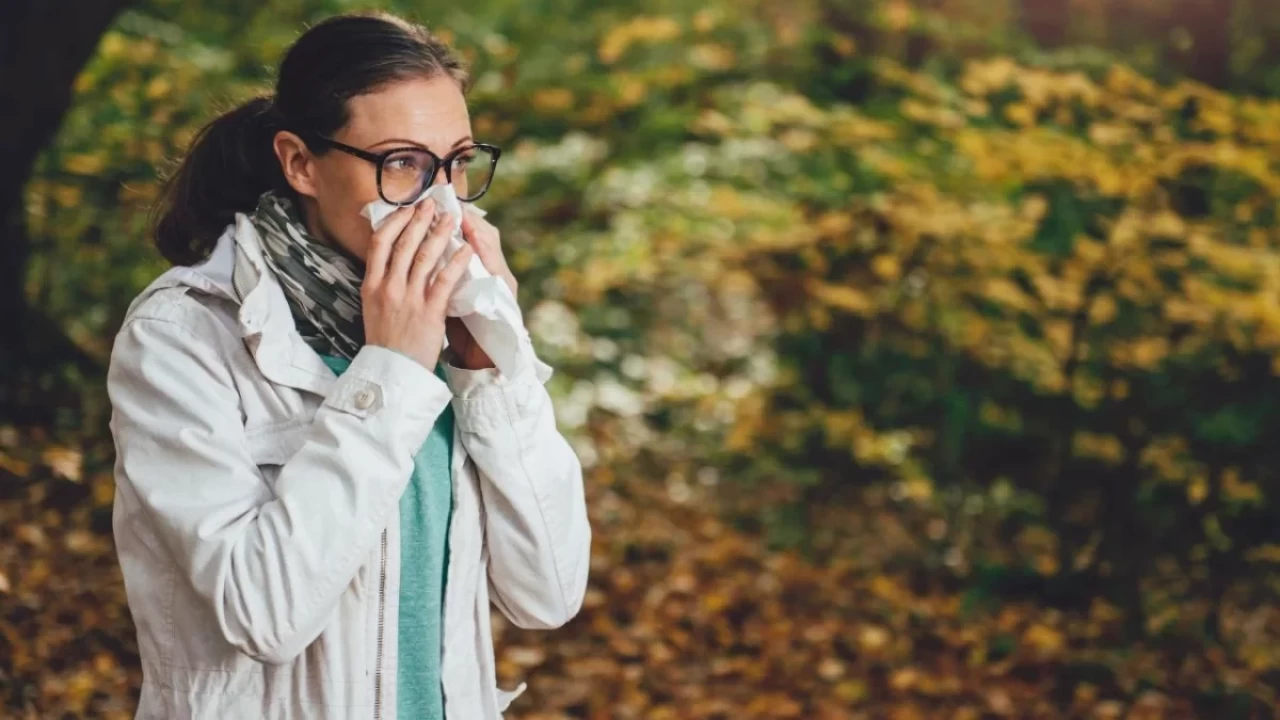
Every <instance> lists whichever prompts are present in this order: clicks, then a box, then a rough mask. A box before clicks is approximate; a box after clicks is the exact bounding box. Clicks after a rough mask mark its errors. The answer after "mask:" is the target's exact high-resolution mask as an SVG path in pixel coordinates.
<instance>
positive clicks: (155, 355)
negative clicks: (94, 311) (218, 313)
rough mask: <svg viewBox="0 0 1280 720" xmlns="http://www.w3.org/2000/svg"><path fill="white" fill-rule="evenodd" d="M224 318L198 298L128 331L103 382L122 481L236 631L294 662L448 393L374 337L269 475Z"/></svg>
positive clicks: (246, 645) (225, 630)
mask: <svg viewBox="0 0 1280 720" xmlns="http://www.w3.org/2000/svg"><path fill="white" fill-rule="evenodd" d="M219 325H220V324H219V323H218V321H217V320H216V318H214V317H213V316H212V314H211V313H209V312H208V311H207V310H205V309H204V308H203V307H202V306H197V309H195V310H192V311H189V312H186V313H184V314H183V315H182V316H174V315H172V314H170V315H169V316H162V317H143V318H139V319H132V320H130V321H129V322H127V324H126V325H125V326H124V328H123V329H122V330H121V331H120V334H119V335H118V336H117V339H116V343H115V346H114V349H113V351H112V361H111V365H110V368H109V371H108V378H107V386H108V392H109V395H110V399H111V403H112V419H111V430H112V434H113V436H114V439H115V444H116V450H117V465H116V477H117V487H118V490H117V491H118V492H120V493H128V495H129V498H128V499H129V502H130V503H131V504H130V509H131V511H133V512H136V513H138V514H139V516H140V517H139V521H140V522H144V523H147V524H148V525H149V526H150V527H151V528H154V530H155V533H156V534H157V536H158V537H159V539H160V542H161V544H162V545H163V547H164V549H165V550H167V552H168V553H169V554H170V555H171V556H172V558H173V561H174V562H175V563H176V564H177V566H178V567H179V569H180V573H181V575H183V576H185V579H186V581H187V582H190V583H191V585H192V587H193V588H194V589H195V591H196V593H197V594H198V595H199V596H200V598H201V599H202V600H203V601H204V602H206V603H208V604H209V606H210V607H211V608H212V610H213V612H214V614H215V615H216V617H217V618H218V623H219V625H220V627H221V631H222V634H223V636H224V637H225V638H226V640H227V641H228V642H229V643H231V644H232V645H234V646H235V647H236V648H238V649H239V650H240V651H242V652H244V653H245V654H247V655H249V656H250V657H253V658H255V659H257V660H259V661H261V662H265V663H284V662H288V661H290V660H291V659H293V658H295V657H296V656H298V655H299V654H300V653H301V652H302V651H303V650H304V649H305V648H306V647H307V646H308V645H309V644H310V643H311V642H312V641H313V640H315V638H316V637H318V636H319V634H320V633H321V631H322V630H323V628H324V625H325V623H326V621H327V619H328V618H329V617H330V616H331V615H332V612H333V611H334V609H335V608H336V607H337V604H338V602H339V600H340V598H341V595H342V593H343V592H344V591H345V589H346V587H347V585H348V584H349V583H350V582H351V580H352V578H354V577H355V575H356V573H357V572H358V571H359V568H360V566H361V565H362V564H363V563H364V562H365V561H366V560H367V557H368V555H369V553H371V552H372V551H373V549H374V548H375V547H376V543H377V541H378V538H379V537H380V534H381V533H382V531H383V529H384V528H385V527H386V524H387V522H388V520H389V513H391V512H393V511H395V509H396V508H397V507H398V505H397V503H398V501H399V498H400V494H401V492H402V491H403V489H404V487H405V485H406V483H407V482H408V479H409V477H410V475H411V473H412V468H413V454H414V451H415V450H416V449H417V448H418V447H420V446H421V444H422V443H423V441H424V440H425V439H426V437H427V434H428V433H429V432H430V430H431V426H432V425H433V424H434V422H435V419H436V417H437V416H438V415H439V414H440V412H441V411H443V409H444V408H445V407H446V406H447V404H448V402H449V399H450V393H449V390H448V386H447V385H445V383H444V382H442V381H441V380H440V379H439V378H437V377H436V376H435V375H433V374H432V373H431V372H429V371H427V369H426V368H424V367H422V366H421V365H419V364H418V363H416V362H414V361H412V360H410V359H408V358H406V357H404V356H402V355H400V354H398V353H395V352H393V351H391V350H387V349H384V348H378V347H365V348H364V349H362V350H361V351H360V353H359V354H358V355H357V356H356V357H355V358H354V360H353V362H352V364H351V366H350V368H349V369H348V370H347V371H346V372H345V373H344V374H343V375H342V376H341V377H340V378H339V379H338V380H337V381H336V383H335V384H334V386H333V387H332V390H331V392H330V393H329V395H328V396H327V397H326V398H325V400H324V403H323V405H322V406H321V408H320V409H319V411H318V412H317V413H316V415H315V418H314V420H312V421H310V424H309V426H307V427H306V430H305V433H304V435H305V443H304V444H303V445H302V447H301V449H300V450H299V451H298V452H296V453H295V454H294V455H293V456H292V457H291V458H290V459H289V460H288V461H287V462H285V464H284V465H283V466H282V468H281V471H280V473H279V476H278V478H277V479H276V480H275V482H274V484H273V485H271V486H269V485H268V484H267V482H266V481H265V480H264V478H263V476H262V475H261V473H260V472H259V470H258V467H257V465H256V464H255V462H254V460H253V458H252V457H251V454H250V451H249V443H248V441H247V438H246V434H245V430H244V424H243V420H242V416H241V404H240V395H239V392H238V391H237V387H236V385H235V383H234V381H233V378H232V376H231V374H230V372H229V370H228V367H227V363H226V360H225V357H224V355H223V354H222V353H220V352H219V346H218V343H217V339H218V337H219V334H220V335H221V336H224V337H229V335H230V333H228V332H227V331H226V330H225V329H224V328H222V327H220V326H219ZM237 342H238V341H237ZM223 347H226V346H225V345H224V346H223ZM224 352H225V351H224ZM303 422H307V421H303Z"/></svg>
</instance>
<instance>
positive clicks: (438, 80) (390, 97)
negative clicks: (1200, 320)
mask: <svg viewBox="0 0 1280 720" xmlns="http://www.w3.org/2000/svg"><path fill="white" fill-rule="evenodd" d="M348 107H349V109H350V111H351V117H350V120H349V121H348V123H347V125H346V127H344V128H343V129H342V130H340V131H339V132H338V133H337V138H338V139H339V140H341V141H342V142H345V143H347V144H349V145H355V146H356V147H369V146H372V145H375V144H378V143H381V142H383V141H386V140H389V139H392V138H398V139H400V140H408V141H411V142H413V143H417V144H419V145H422V146H424V147H426V148H428V149H430V150H432V151H433V152H436V153H437V154H442V153H445V152H448V151H449V149H450V148H452V147H453V146H454V145H455V144H456V143H457V142H458V141H459V140H461V139H463V138H466V137H469V136H470V135H471V117H470V115H469V113H468V112H467V102H466V98H465V97H464V96H463V94H462V90H461V89H460V88H459V87H458V83H457V82H455V81H454V80H453V79H452V78H450V77H448V76H444V75H441V76H437V77H434V78H430V79H413V80H402V81H399V82H396V83H392V84H390V85H386V86H384V87H382V88H380V89H378V90H377V91H376V92H372V93H368V94H365V95H359V96H356V97H354V98H352V99H351V100H349V101H348Z"/></svg>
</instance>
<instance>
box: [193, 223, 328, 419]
mask: <svg viewBox="0 0 1280 720" xmlns="http://www.w3.org/2000/svg"><path fill="white" fill-rule="evenodd" d="M183 271H185V272H183ZM170 272H172V273H173V276H172V278H171V284H172V285H177V286H184V287H190V288H193V289H196V290H201V291H204V292H209V293H212V294H216V295H220V296H222V297H224V298H226V299H228V300H230V301H232V302H233V303H235V304H236V305H237V306H238V307H237V312H236V319H237V325H238V327H239V330H240V336H241V337H242V338H243V339H244V343H245V347H246V348H247V349H248V350H249V352H250V354H251V355H252V356H253V359H254V361H255V362H256V363H257V365H258V368H259V370H261V371H262V374H263V375H265V376H266V377H267V378H268V379H270V380H271V381H273V382H276V383H280V384H282V385H288V386H290V387H294V388H298V389H300V390H306V391H308V392H313V393H316V394H320V395H327V394H328V392H329V390H330V388H331V387H332V385H333V382H334V379H335V375H334V373H333V371H332V370H330V369H329V366H328V365H326V364H325V363H324V360H322V359H321V358H320V356H319V355H317V354H316V352H315V351H314V350H312V349H311V347H310V346H308V345H307V343H306V342H305V341H304V340H303V339H302V336H301V335H299V334H298V330H297V328H296V326H295V325H294V322H293V314H292V312H291V311H290V310H289V302H288V300H286V299H285V295H284V290H283V289H282V288H281V287H280V283H279V281H277V280H276V278H275V276H274V275H273V274H272V273H271V272H270V270H269V269H268V268H267V266H266V261H265V260H264V259H263V256H262V245H261V241H260V239H259V237H258V232H257V230H256V229H255V228H254V227H253V223H252V222H250V220H249V217H248V215H246V214H244V213H237V214H236V218H235V222H234V223H233V224H231V225H229V226H228V227H227V229H226V231H225V232H223V233H222V236H221V237H219V238H218V241H217V244H216V245H215V247H214V250H213V252H212V253H211V254H210V255H209V258H208V259H207V260H205V261H204V262H202V263H200V264H198V265H194V266H192V267H190V268H174V269H173V270H172V271H170Z"/></svg>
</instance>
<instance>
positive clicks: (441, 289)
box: [427, 245, 475, 314]
mask: <svg viewBox="0 0 1280 720" xmlns="http://www.w3.org/2000/svg"><path fill="white" fill-rule="evenodd" d="M474 253H475V250H472V249H471V246H470V245H463V246H462V247H460V248H458V251H457V252H456V253H454V254H453V257H451V258H449V262H448V263H446V264H445V266H444V269H443V270H441V271H440V273H439V274H438V275H436V279H435V280H433V281H432V282H431V287H430V289H428V290H427V311H428V312H430V313H432V314H436V313H443V312H444V310H445V308H446V307H448V305H449V298H450V297H452V296H453V289H454V288H455V287H457V285H458V279H459V278H461V277H462V273H463V271H464V270H466V269H467V263H469V262H471V256H472V255H473V254H474Z"/></svg>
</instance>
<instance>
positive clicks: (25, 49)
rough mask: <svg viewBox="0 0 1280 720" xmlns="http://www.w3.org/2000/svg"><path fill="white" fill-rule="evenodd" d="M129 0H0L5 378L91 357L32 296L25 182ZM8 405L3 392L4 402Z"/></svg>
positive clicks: (0, 314) (0, 353)
mask: <svg viewBox="0 0 1280 720" xmlns="http://www.w3.org/2000/svg"><path fill="white" fill-rule="evenodd" d="M130 2H131V0H79V1H77V0H3V2H0V108H4V111H3V112H0V372H3V373H4V375H3V377H4V378H5V379H6V380H11V379H13V378H14V377H16V376H17V375H18V374H20V373H19V372H18V371H21V370H25V369H27V368H30V367H33V366H37V365H42V366H47V365H48V364H49V363H51V362H60V361H66V360H71V361H74V362H76V363H77V364H79V365H81V366H84V365H86V364H87V363H92V360H90V359H89V356H88V355H86V354H85V353H83V352H80V351H79V349H78V348H77V347H76V345H75V344H74V343H72V342H71V341H70V340H69V339H67V337H66V335H65V334H64V333H62V332H61V330H60V329H58V327H57V325H56V324H55V323H53V322H52V321H51V320H50V319H49V318H48V317H47V316H45V315H44V314H43V313H40V312H38V310H36V309H33V308H30V307H29V306H28V303H27V302H26V297H25V293H24V289H23V288H24V286H25V280H26V269H27V259H28V257H29V255H30V240H29V238H28V236H27V231H26V213H25V210H24V207H23V188H24V187H25V186H26V183H27V180H28V179H29V178H30V176H31V172H32V169H33V168H34V166H35V162H36V158H37V157H38V156H39V154H40V152H41V151H42V150H43V149H44V148H45V147H46V146H47V145H48V144H49V142H50V141H52V140H53V137H54V134H55V133H56V132H57V130H58V127H59V125H61V123H62V118H63V116H64V115H65V114H66V112H67V109H68V108H69V107H70V105H71V96H72V85H73V83H74V82H75V79H76V76H77V75H79V73H80V71H81V69H82V68H83V67H84V65H85V63H86V62H88V60H89V58H90V57H91V56H92V55H93V52H94V50H95V49H96V48H97V46H98V39H99V38H100V37H102V34H103V33H104V32H105V31H106V29H107V27H108V26H109V25H110V24H111V21H112V20H113V19H114V18H115V16H116V14H117V13H119V12H120V10H121V9H123V8H124V7H125V6H127V5H129V4H130ZM93 364H96V363H93ZM5 404H7V403H6V402H5V398H4V396H3V395H0V407H2V406H4V405H5Z"/></svg>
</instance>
